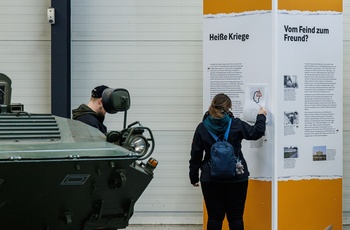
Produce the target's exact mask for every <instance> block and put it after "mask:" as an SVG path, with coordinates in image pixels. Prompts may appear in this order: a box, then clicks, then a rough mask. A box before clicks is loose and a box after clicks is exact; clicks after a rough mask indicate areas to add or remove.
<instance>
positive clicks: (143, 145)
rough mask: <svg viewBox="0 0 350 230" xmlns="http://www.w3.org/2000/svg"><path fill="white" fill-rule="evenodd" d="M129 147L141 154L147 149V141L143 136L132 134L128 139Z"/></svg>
mask: <svg viewBox="0 0 350 230" xmlns="http://www.w3.org/2000/svg"><path fill="white" fill-rule="evenodd" d="M129 146H130V148H132V149H133V150H134V151H135V152H136V153H138V154H140V155H143V154H145V153H146V152H147V150H148V146H149V144H148V141H147V140H146V138H145V137H144V136H140V135H137V136H132V137H131V140H130V145H129Z"/></svg>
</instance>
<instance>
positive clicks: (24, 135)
mask: <svg viewBox="0 0 350 230" xmlns="http://www.w3.org/2000/svg"><path fill="white" fill-rule="evenodd" d="M60 138H61V135H60V131H59V128H58V124H57V121H56V119H55V117H54V116H52V115H50V114H29V113H26V112H19V113H13V114H12V113H11V114H8V113H6V114H0V140H14V141H21V140H33V139H35V140H38V141H39V140H42V141H57V140H59V139H60Z"/></svg>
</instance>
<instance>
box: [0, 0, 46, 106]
mask: <svg viewBox="0 0 350 230" xmlns="http://www.w3.org/2000/svg"><path fill="white" fill-rule="evenodd" d="M48 4H49V2H48V1H47V0H17V1H10V0H2V1H0V31H1V32H0V73H3V74H6V75H7V76H8V77H10V78H11V80H12V103H22V104H24V109H25V110H26V111H28V112H38V113H49V112H50V111H51V97H50V96H51V94H50V93H51V89H50V88H51V56H50V52H51V45H50V43H51V42H50V39H51V32H50V31H51V26H50V24H49V23H47V16H46V9H47V8H48V7H49V5H48Z"/></svg>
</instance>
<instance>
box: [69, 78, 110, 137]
mask: <svg viewBox="0 0 350 230" xmlns="http://www.w3.org/2000/svg"><path fill="white" fill-rule="evenodd" d="M107 88H109V87H108V86H105V85H100V86H96V87H95V88H94V89H93V90H92V91H91V98H90V101H89V103H88V104H87V105H86V104H81V105H80V106H79V107H78V108H76V109H73V110H72V114H73V119H74V120H78V121H81V122H84V123H86V124H88V125H90V126H92V127H95V128H97V129H98V130H100V131H101V132H102V133H104V134H106V133H107V127H106V126H105V125H104V124H103V121H104V119H105V116H106V110H105V109H104V108H103V103H102V93H103V91H104V90H105V89H107Z"/></svg>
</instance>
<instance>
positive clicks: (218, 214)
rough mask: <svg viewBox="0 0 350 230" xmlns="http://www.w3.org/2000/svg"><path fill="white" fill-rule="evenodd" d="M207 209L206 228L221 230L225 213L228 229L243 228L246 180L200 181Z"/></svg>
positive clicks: (239, 229) (237, 229) (236, 229)
mask: <svg viewBox="0 0 350 230" xmlns="http://www.w3.org/2000/svg"><path fill="white" fill-rule="evenodd" d="M201 187H202V192H203V196H204V201H205V205H206V207H207V211H208V223H207V230H221V228H222V222H223V220H224V218H225V214H226V217H227V220H228V223H229V227H230V230H244V224H243V212H244V205H245V200H246V197H247V189H248V181H243V182H237V183H204V182H203V183H201Z"/></svg>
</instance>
